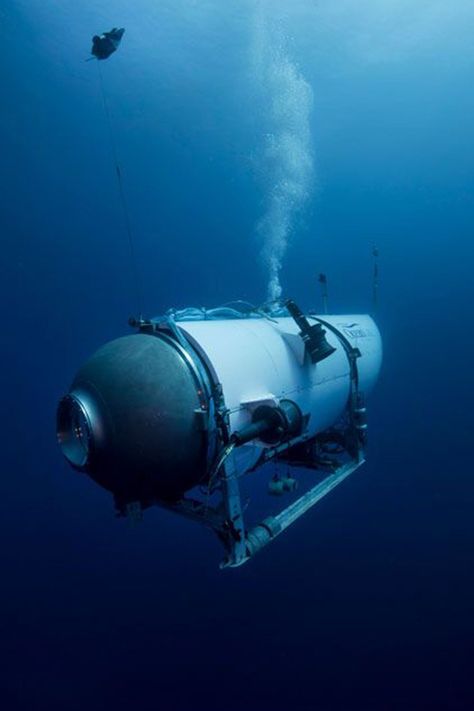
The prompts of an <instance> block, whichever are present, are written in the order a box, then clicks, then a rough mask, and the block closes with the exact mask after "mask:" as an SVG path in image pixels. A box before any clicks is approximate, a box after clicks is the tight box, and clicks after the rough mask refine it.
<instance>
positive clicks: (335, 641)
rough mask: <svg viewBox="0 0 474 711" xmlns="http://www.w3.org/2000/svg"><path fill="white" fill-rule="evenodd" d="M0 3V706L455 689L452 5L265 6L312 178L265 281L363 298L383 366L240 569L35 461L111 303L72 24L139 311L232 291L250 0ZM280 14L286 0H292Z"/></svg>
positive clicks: (467, 78)
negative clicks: (112, 141) (287, 242)
mask: <svg viewBox="0 0 474 711" xmlns="http://www.w3.org/2000/svg"><path fill="white" fill-rule="evenodd" d="M129 5H130V6H127V3H125V2H124V0H117V2H113V1H112V0H107V1H106V0H100V1H99V0H98V1H97V2H96V1H95V0H94V1H93V0H90V1H89V2H83V3H82V2H81V3H76V2H73V0H65V1H64V2H61V3H60V4H59V3H52V2H48V1H46V2H45V0H43V1H42V2H39V0H34V1H31V0H30V1H28V2H27V0H21V1H20V0H19V1H18V2H13V0H3V3H2V6H1V8H0V60H1V61H0V78H1V89H2V92H1V110H0V161H1V168H2V169H1V176H0V180H1V185H0V220H1V235H2V259H1V275H0V276H1V301H0V303H1V304H2V307H3V319H2V323H3V329H2V381H3V382H2V388H1V393H2V406H1V412H2V413H3V414H2V467H1V469H2V476H1V480H0V481H1V493H0V496H1V498H0V501H1V516H0V537H1V541H2V543H1V550H2V558H1V568H0V570H1V583H0V609H1V627H2V629H1V650H2V653H1V656H2V662H1V665H0V685H1V692H0V693H1V706H2V708H5V709H8V710H10V709H12V710H13V709H15V710H16V709H22V710H23V709H28V710H30V709H34V710H35V711H36V710H37V709H38V710H40V709H41V710H42V709H48V710H51V711H52V710H53V709H54V710H55V709H81V710H82V709H105V708H116V709H130V708H138V707H141V708H160V709H164V710H166V711H168V710H170V711H175V710H176V711H184V710H186V709H199V710H200V709H207V710H209V711H214V710H216V711H217V710H218V709H219V710H220V709H227V710H228V711H233V710H234V709H241V708H247V709H252V710H253V709H262V710H263V711H267V710H270V709H271V710H279V709H287V708H292V709H296V710H298V711H300V710H301V711H302V710H306V709H328V710H329V709H344V710H359V709H363V710H364V711H366V710H368V709H376V710H378V709H471V708H472V707H473V706H474V689H473V686H472V683H471V677H472V658H473V654H474V641H473V633H474V618H473V612H474V610H473V608H474V604H473V597H474V596H473V593H474V586H473V583H474V568H473V564H474V552H473V544H474V523H473V516H472V511H473V506H474V482H473V480H472V476H473V471H472V464H471V461H472V454H471V450H472V447H471V441H472V433H473V417H472V394H473V392H474V382H473V380H474V378H473V374H472V373H473V364H472V353H473V337H472V303H473V279H472V268H473V265H474V259H473V256H474V255H473V246H472V235H473V216H474V215H473V212H474V209H473V177H474V170H473V158H474V148H473V146H474V144H473V138H474V94H473V92H472V71H473V58H474V50H473V47H472V30H473V26H474V23H473V13H472V10H471V8H470V6H469V4H468V3H464V2H458V3H456V7H455V8H451V9H449V8H447V7H446V6H445V3H441V2H437V1H436V0H432V1H427V0H420V2H418V3H417V7H416V8H412V7H411V4H410V3H406V2H403V1H402V0H400V1H399V2H395V1H392V0H391V1H390V2H388V0H387V3H385V4H384V10H383V12H382V9H381V7H380V3H376V2H374V1H372V0H363V1H362V2H355V1H354V2H352V1H351V0H341V2H340V3H339V4H338V3H337V2H336V3H332V4H331V3H329V2H321V3H320V4H319V6H318V7H316V8H313V6H312V4H311V3H309V2H307V3H305V2H295V3H294V4H293V5H291V6H290V8H288V7H286V8H285V4H284V3H282V2H278V3H274V4H273V5H272V8H273V10H272V12H275V13H279V12H280V13H281V14H282V17H283V19H282V22H283V24H284V25H285V23H286V25H285V26H286V27H287V34H288V38H289V39H288V43H289V48H288V51H289V52H290V54H291V55H292V57H293V58H294V59H295V61H297V62H298V65H299V67H300V70H301V71H302V73H303V74H304V75H305V77H306V79H307V80H308V81H309V82H310V83H311V85H312V87H313V90H314V95H315V104H314V112H313V117H312V122H313V133H314V142H315V157H316V165H317V170H316V175H317V181H318V188H317V190H316V192H315V195H314V198H313V200H312V202H311V205H310V207H309V209H308V211H307V214H306V217H305V220H304V224H301V226H300V227H301V229H299V230H298V234H295V235H294V238H293V244H292V246H291V247H290V249H289V251H288V254H287V259H286V261H285V267H284V272H283V279H284V286H285V292H286V293H287V294H291V295H293V296H294V297H295V298H296V299H298V300H299V301H300V302H301V303H302V304H303V305H304V306H309V305H312V304H314V303H317V300H318V299H317V290H316V282H315V275H316V274H317V273H318V272H319V271H320V270H325V271H326V272H327V273H328V275H329V278H330V289H331V307H332V309H333V310H334V311H340V312H350V311H354V312H357V311H360V310H367V309H369V308H370V271H371V262H370V250H371V245H372V243H373V242H374V241H376V242H377V244H378V245H379V248H380V250H381V272H382V277H381V281H382V287H381V306H380V310H379V315H378V321H379V324H380V327H381V329H382V331H383V336H384V346H385V361H384V368H383V373H382V377H381V380H380V383H379V386H378V388H377V391H376V393H375V394H374V396H373V397H372V399H371V402H370V406H371V411H370V427H371V440H370V452H369V461H368V463H367V465H366V466H365V467H364V468H363V470H361V472H360V473H359V474H357V475H356V476H354V477H353V478H352V480H349V481H348V482H346V483H345V484H344V486H342V487H341V488H340V489H339V490H338V491H337V493H334V494H333V495H331V496H330V497H328V498H327V499H326V500H324V501H323V502H321V504H320V505H319V506H318V508H317V510H315V511H314V512H312V513H311V514H310V515H308V516H307V517H306V518H305V519H304V520H302V521H300V522H299V523H298V524H297V525H296V526H295V528H294V530H291V531H289V532H288V533H287V534H285V536H283V537H282V538H281V539H280V540H279V542H278V543H277V544H275V545H274V546H270V547H269V548H268V549H267V550H266V551H265V552H264V553H262V554H261V556H259V557H258V558H257V559H256V560H255V561H254V562H252V563H251V564H249V565H247V566H244V568H242V569H239V570H234V571H230V572H224V573H222V572H219V570H218V569H217V562H218V560H219V555H220V550H219V547H218V545H217V542H215V541H214V540H213V539H212V537H211V536H210V535H209V534H208V533H207V532H205V531H201V530H200V529H196V528H195V527H194V526H193V525H192V524H189V523H187V522H183V521H181V520H179V521H176V520H174V519H173V517H172V516H171V515H170V514H168V513H165V512H161V511H150V512H147V514H146V519H145V523H144V525H142V526H138V527H136V528H134V529H130V528H129V527H128V526H127V524H126V523H124V522H123V521H115V520H114V517H113V506H112V502H111V500H110V497H109V496H108V495H107V494H106V493H105V492H102V491H101V490H99V489H98V488H97V487H95V486H94V485H93V484H92V483H91V482H89V481H88V480H87V479H85V478H84V477H82V476H79V475H77V474H75V473H73V472H72V471H71V470H70V469H69V468H68V467H67V466H66V464H65V463H64V462H63V461H62V459H61V456H60V453H59V452H58V450H57V447H56V444H55V436H54V412H55V406H56V402H57V400H58V398H59V397H60V396H61V394H62V393H63V392H64V391H65V390H66V389H67V386H68V383H69V382H70V380H71V378H72V376H73V374H74V371H75V369H76V368H77V366H78V365H79V364H80V363H81V362H82V361H83V359H84V358H85V357H87V356H88V355H89V354H90V353H91V352H92V351H93V350H94V349H95V348H97V347H98V346H99V345H100V344H102V343H103V342H104V341H106V340H108V339H110V338H113V337H116V336H117V335H121V334H122V333H125V332H127V326H126V320H127V318H128V316H129V314H130V313H131V312H133V311H135V310H136V304H135V303H134V300H133V290H132V285H131V278H130V264H129V254H128V250H127V243H126V239H125V237H124V233H123V224H122V221H121V217H120V212H119V207H120V206H119V203H118V199H117V190H116V184H115V182H114V174H113V166H112V163H111V156H110V147H109V143H108V136H107V132H106V124H105V121H104V115H103V111H102V106H101V101H100V94H99V83H98V75H97V66H96V64H95V63H94V62H89V63H85V62H84V61H83V60H84V59H85V58H86V57H87V53H88V51H89V41H90V36H91V35H92V34H93V33H95V32H97V31H101V30H103V29H108V28H109V27H110V26H113V25H124V26H125V27H126V28H127V33H126V35H125V39H124V42H123V47H122V49H121V51H120V53H117V55H115V56H114V57H113V58H112V59H111V60H110V61H109V62H107V63H105V64H104V65H103V70H104V77H105V82H106V86H107V91H108V94H109V99H110V104H111V108H112V112H113V115H114V126H115V130H116V135H117V143H118V149H119V153H120V159H121V162H122V166H123V170H124V179H125V182H126V189H127V195H128V200H129V204H130V212H131V216H132V222H133V225H134V230H135V233H136V235H137V250H138V262H139V269H140V273H141V278H142V281H143V285H144V291H145V309H146V312H147V313H148V314H150V315H152V314H156V313H160V312H162V311H164V310H165V309H166V308H168V307H170V306H185V305H190V304H192V305H202V304H205V305H209V306H213V305H217V304H219V303H222V302H224V301H228V300H230V299H234V298H248V299H251V300H255V301H259V300H261V299H262V298H263V297H264V293H265V283H264V277H263V274H262V271H261V269H260V267H259V264H258V258H257V257H256V251H257V248H256V243H255V240H254V238H253V237H252V233H253V231H254V225H255V223H256V221H257V220H258V218H259V216H260V214H261V209H262V203H261V200H262V195H261V194H260V192H259V187H258V182H257V181H256V180H255V177H254V170H253V162H252V155H253V154H254V153H255V152H256V151H258V147H259V142H260V141H261V139H262V136H261V132H260V131H259V114H258V110H256V108H255V105H254V103H253V101H254V97H253V98H252V99H251V95H252V89H251V76H250V69H249V65H248V47H249V43H250V42H251V25H252V15H253V12H254V4H253V3H252V2H250V1H248V0H246V1H245V2H243V3H242V4H237V3H230V4H229V6H228V7H227V5H228V4H227V3H217V2H203V3H200V4H199V3H195V2H192V1H191V0H188V1H187V2H185V1H184V0H179V1H178V0H177V1H176V2H174V3H172V2H164V3H155V2H151V0H137V2H135V3H133V4H129ZM291 8H292V9H291Z"/></svg>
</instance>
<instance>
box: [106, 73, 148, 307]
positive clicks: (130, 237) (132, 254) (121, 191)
mask: <svg viewBox="0 0 474 711" xmlns="http://www.w3.org/2000/svg"><path fill="white" fill-rule="evenodd" d="M97 68H98V72H99V83H100V90H101V95H102V103H103V105H104V113H105V118H106V121H107V126H108V129H109V138H110V146H111V149H112V158H113V161H114V164H115V172H116V174H117V181H118V187H119V197H120V203H121V205H122V211H123V217H124V223H125V230H126V232H127V237H128V245H129V249H130V260H131V263H132V273H133V283H134V289H135V297H136V300H137V306H138V311H139V316H140V317H141V316H142V313H143V309H142V306H143V294H142V289H141V285H140V279H139V275H138V267H137V258H136V253H135V245H134V241H133V233H132V226H131V223H130V215H129V212H128V206H127V200H126V197H125V190H124V187H123V181H122V173H121V170H120V164H119V161H118V154H117V148H116V144H115V138H114V130H113V124H112V117H111V114H110V110H109V104H108V101H107V94H106V92H105V85H104V78H103V76H102V70H101V68H100V62H99V61H98V62H97Z"/></svg>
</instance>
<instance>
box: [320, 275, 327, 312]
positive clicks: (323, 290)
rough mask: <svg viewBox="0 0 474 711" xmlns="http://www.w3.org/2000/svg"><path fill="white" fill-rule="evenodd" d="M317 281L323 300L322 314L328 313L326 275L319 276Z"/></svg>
mask: <svg viewBox="0 0 474 711" xmlns="http://www.w3.org/2000/svg"><path fill="white" fill-rule="evenodd" d="M318 281H319V283H320V284H321V296H322V299H323V314H327V312H328V280H327V277H326V274H320V275H319V277H318Z"/></svg>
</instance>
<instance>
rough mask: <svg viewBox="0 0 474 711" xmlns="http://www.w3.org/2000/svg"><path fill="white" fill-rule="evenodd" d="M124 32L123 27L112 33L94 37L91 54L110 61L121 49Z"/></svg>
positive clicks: (111, 31)
mask: <svg viewBox="0 0 474 711" xmlns="http://www.w3.org/2000/svg"><path fill="white" fill-rule="evenodd" d="M124 32H125V29H124V28H123V27H122V28H120V29H119V28H117V27H114V28H113V29H112V30H110V32H103V33H102V34H101V35H100V36H99V35H94V37H93V38H92V49H91V54H93V55H94V57H97V59H108V58H109V57H110V55H111V54H113V53H114V52H116V51H117V49H118V48H119V45H120V42H121V41H122V37H123V33H124Z"/></svg>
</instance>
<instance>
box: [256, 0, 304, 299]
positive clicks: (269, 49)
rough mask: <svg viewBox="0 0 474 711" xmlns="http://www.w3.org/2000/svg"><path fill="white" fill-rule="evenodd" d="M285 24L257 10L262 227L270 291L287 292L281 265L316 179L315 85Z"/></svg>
mask: <svg viewBox="0 0 474 711" xmlns="http://www.w3.org/2000/svg"><path fill="white" fill-rule="evenodd" d="M285 44H286V43H285V39H284V37H283V36H282V33H281V31H280V30H278V29H277V30H276V31H274V28H273V27H272V26H270V24H269V22H268V20H267V18H266V16H265V12H264V11H263V9H262V6H260V7H259V11H258V12H257V21H256V32H255V46H254V53H253V76H254V77H255V80H256V82H257V83H258V89H259V91H260V93H261V95H262V98H263V104H264V112H265V120H264V124H263V125H264V127H265V134H264V137H263V145H262V149H261V151H260V155H259V161H258V163H259V169H260V171H259V172H260V174H261V177H262V183H263V186H264V192H265V196H264V201H263V202H264V214H263V215H262V217H261V219H260V220H259V221H258V223H257V227H256V231H257V235H258V236H259V238H260V240H261V243H262V252H261V256H262V260H263V263H264V266H265V269H266V271H267V275H268V284H267V297H268V300H269V301H275V300H276V299H279V298H280V297H281V294H282V287H281V283H280V271H281V267H282V263H283V259H284V256H285V252H286V250H287V247H288V241H289V238H290V235H291V233H292V231H293V229H294V227H295V220H296V218H297V216H298V215H299V214H300V213H301V210H302V208H303V207H304V205H305V204H306V203H307V201H308V199H309V196H310V193H311V185H312V179H313V172H314V168H313V149H312V138H311V126H310V115H311V109H312V104H313V91H312V89H311V86H310V85H309V84H308V82H307V81H306V79H305V78H304V77H303V75H302V74H301V72H300V71H299V69H298V67H297V66H296V65H295V63H294V62H292V61H291V59H290V58H289V56H288V54H287V51H286V48H285Z"/></svg>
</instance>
